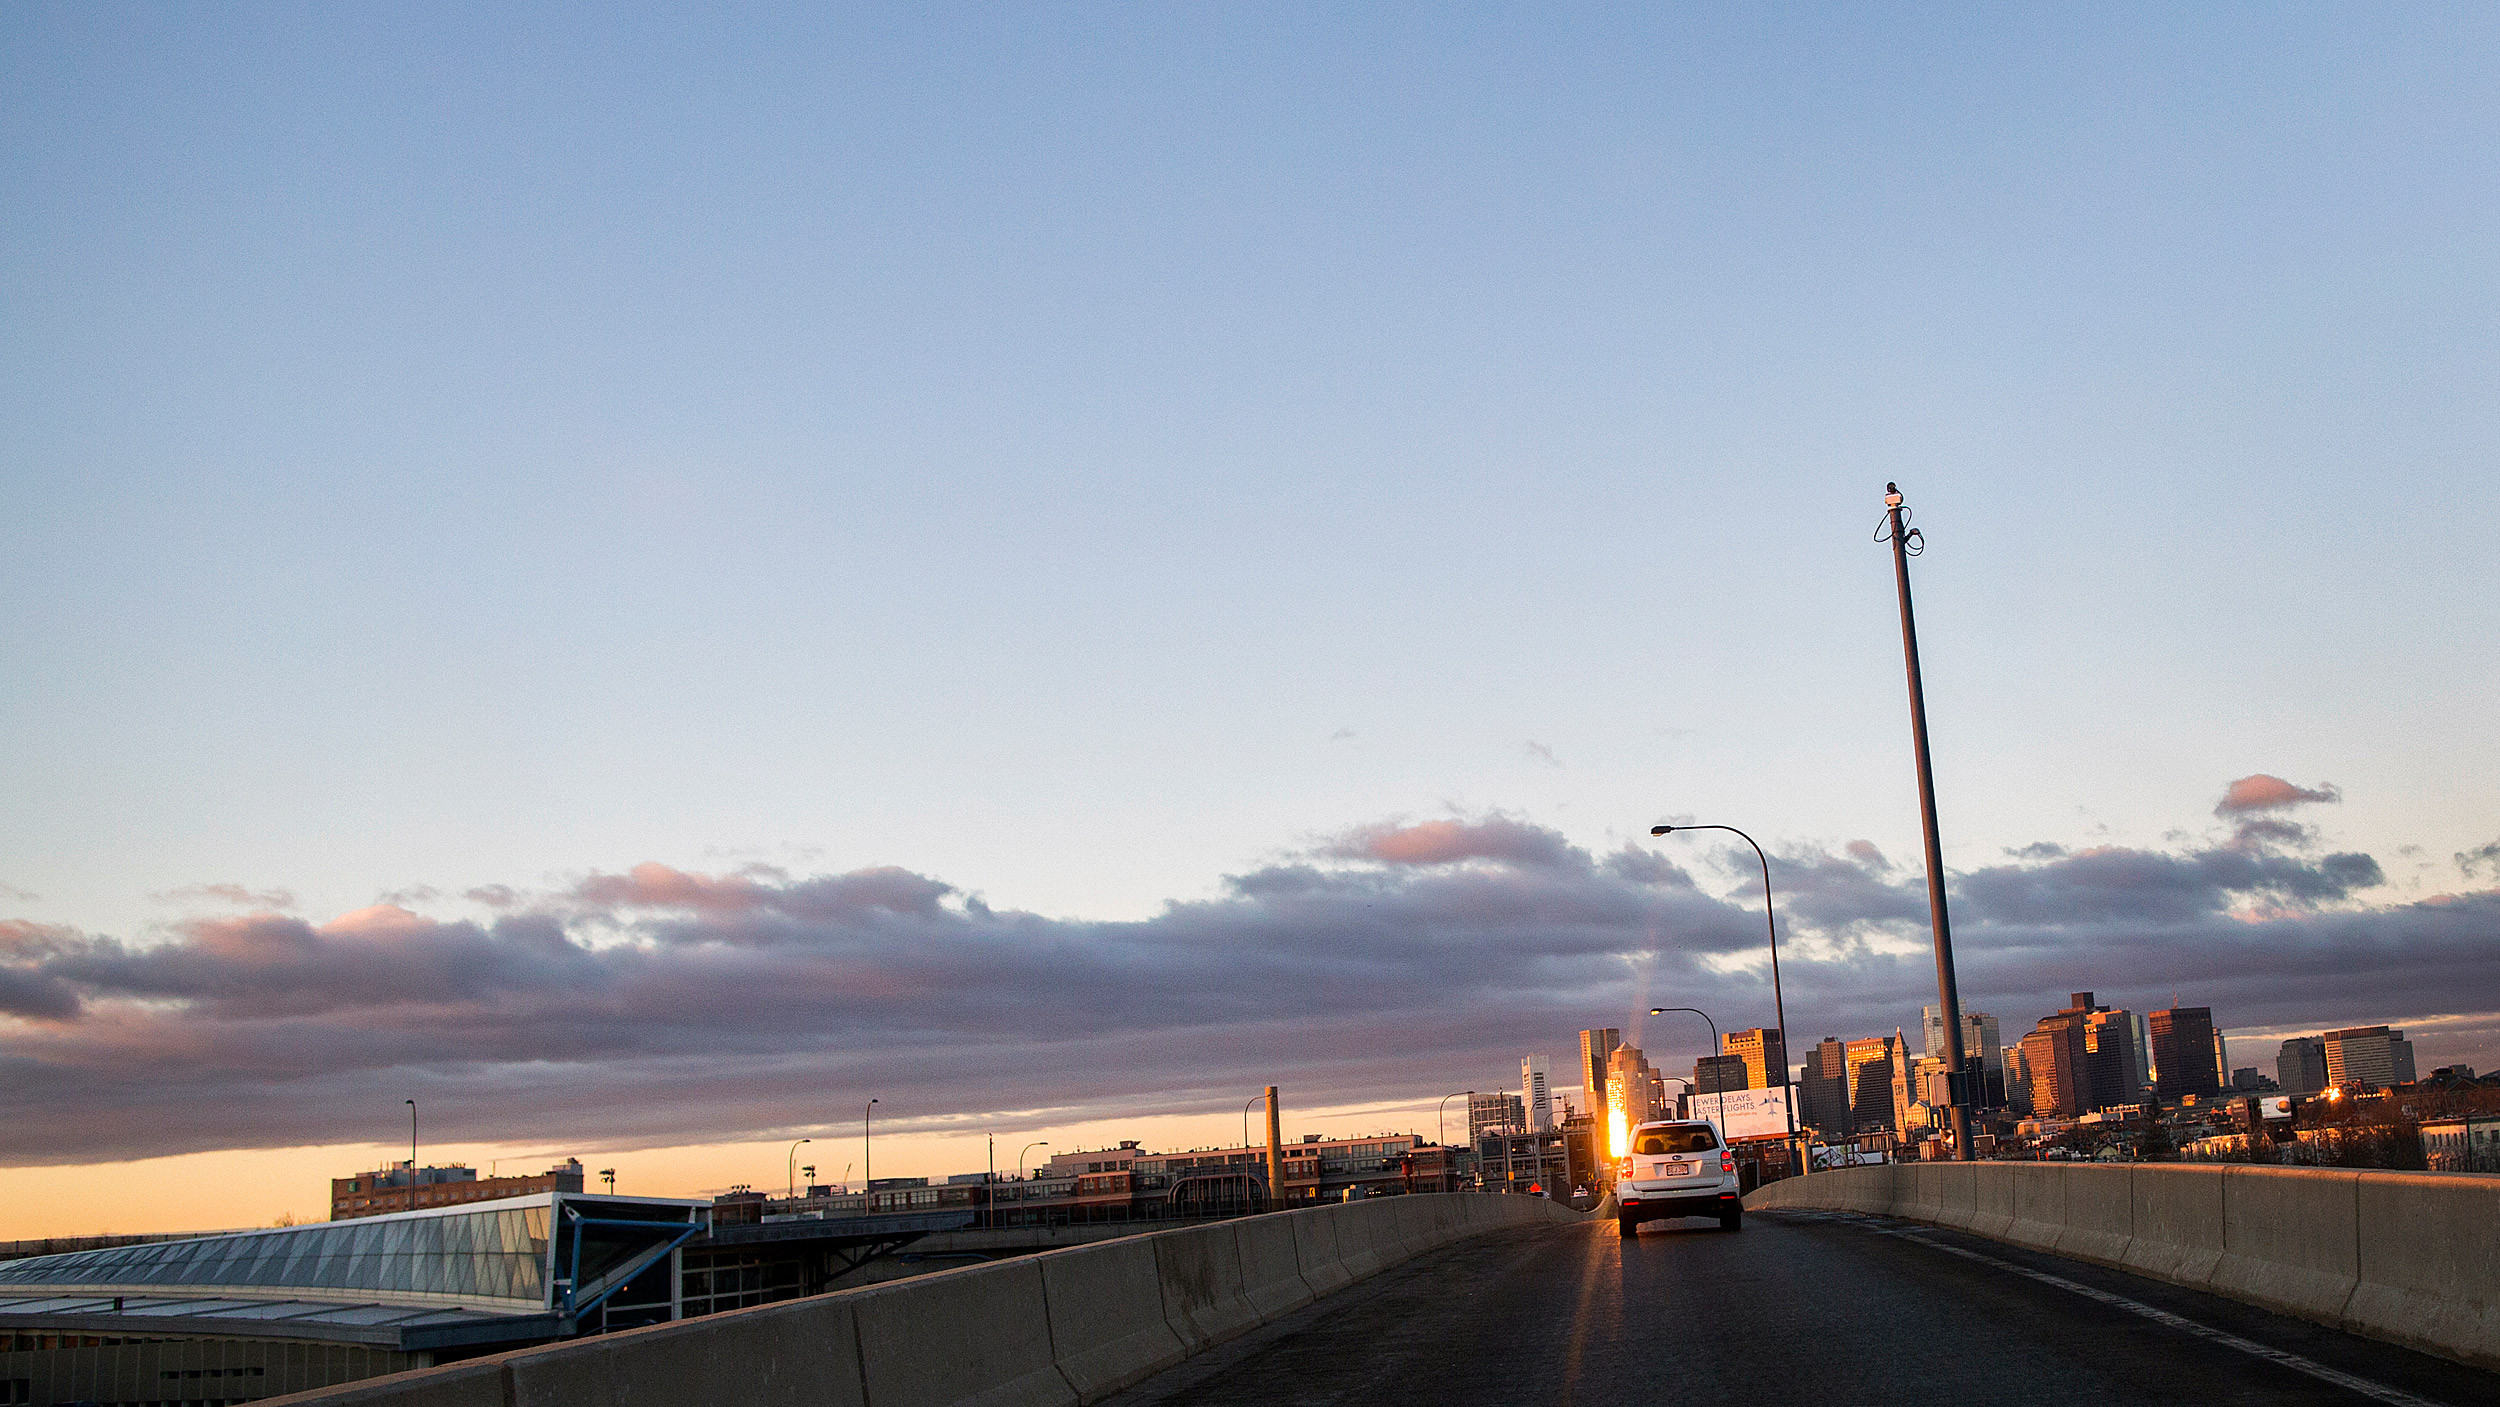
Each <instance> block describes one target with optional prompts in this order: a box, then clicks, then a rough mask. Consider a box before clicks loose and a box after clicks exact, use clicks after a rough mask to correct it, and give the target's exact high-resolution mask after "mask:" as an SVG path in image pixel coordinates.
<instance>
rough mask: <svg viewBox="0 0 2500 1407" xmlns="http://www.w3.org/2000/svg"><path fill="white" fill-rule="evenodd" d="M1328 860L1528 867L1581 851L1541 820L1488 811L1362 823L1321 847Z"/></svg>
mask: <svg viewBox="0 0 2500 1407" xmlns="http://www.w3.org/2000/svg"><path fill="white" fill-rule="evenodd" d="M1318 853H1319V854H1320V855H1321V856H1323V857H1325V858H1328V859H1332V860H1370V861H1375V862H1377V863H1380V864H1384V865H1455V864H1459V863H1462V862H1464V861H1468V860H1490V861H1495V862H1498V863H1501V864H1507V865H1522V866H1528V867H1532V868H1582V869H1585V868H1586V867H1587V866H1588V863H1589V857H1588V855H1587V853H1586V852H1585V851H1582V850H1578V849H1576V848H1574V847H1573V846H1572V845H1571V844H1570V843H1569V842H1568V841H1565V840H1564V839H1563V838H1562V836H1561V834H1560V833H1558V832H1555V831H1551V830H1547V829H1546V828H1545V827H1543V826H1534V825H1529V824H1527V823H1525V822H1521V821H1514V820H1512V819H1510V818H1509V817H1506V816H1489V817H1487V818H1485V819H1484V820H1481V821H1463V820H1452V821H1424V822H1421V823H1419V824H1416V825H1397V824H1394V823H1384V824H1380V825H1374V826H1362V827H1358V828H1356V829H1354V830H1352V831H1349V832H1347V833H1346V834H1344V835H1343V836H1340V837H1338V838H1337V839H1336V840H1334V841H1331V842H1329V843H1328V844H1327V845H1324V846H1322V847H1320V850H1319V852H1318Z"/></svg>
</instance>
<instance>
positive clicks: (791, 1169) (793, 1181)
mask: <svg viewBox="0 0 2500 1407" xmlns="http://www.w3.org/2000/svg"><path fill="white" fill-rule="evenodd" d="M815 1141H816V1140H814V1139H812V1138H802V1139H800V1140H799V1141H798V1143H793V1144H791V1145H790V1153H789V1156H788V1157H785V1158H783V1159H782V1162H783V1163H784V1164H786V1165H787V1166H786V1167H785V1168H784V1169H783V1170H784V1171H785V1172H787V1173H788V1174H789V1179H790V1180H789V1185H788V1186H787V1187H786V1188H784V1189H783V1190H784V1191H786V1192H787V1193H788V1194H789V1195H788V1196H787V1197H785V1198H783V1199H782V1200H784V1201H789V1202H795V1201H797V1200H798V1199H799V1174H798V1166H799V1143H814V1142H815Z"/></svg>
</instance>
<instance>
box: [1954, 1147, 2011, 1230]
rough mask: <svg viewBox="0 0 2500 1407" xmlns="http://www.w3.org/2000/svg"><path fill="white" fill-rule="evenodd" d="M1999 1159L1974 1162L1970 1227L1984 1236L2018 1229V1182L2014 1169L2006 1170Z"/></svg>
mask: <svg viewBox="0 0 2500 1407" xmlns="http://www.w3.org/2000/svg"><path fill="white" fill-rule="evenodd" d="M2002 1166H2003V1165H2001V1164H1997V1163H1973V1164H1971V1218H1970V1225H1969V1227H1967V1228H1966V1229H1967V1230H1970V1231H1974V1232H1977V1233H1978V1234H1980V1235H1982V1236H1993V1237H1995V1238H1997V1239H1998V1240H2000V1241H2001V1240H2004V1239H2006V1233H2007V1232H2009V1231H2011V1230H2013V1229H2014V1183H2015V1177H2014V1175H2013V1174H2012V1173H2010V1172H2002V1171H2000V1168H2001V1167H2002Z"/></svg>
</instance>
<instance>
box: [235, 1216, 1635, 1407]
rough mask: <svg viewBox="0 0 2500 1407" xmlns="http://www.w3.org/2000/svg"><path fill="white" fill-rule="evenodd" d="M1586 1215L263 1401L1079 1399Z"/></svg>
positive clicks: (1062, 1259) (845, 1312)
mask: <svg viewBox="0 0 2500 1407" xmlns="http://www.w3.org/2000/svg"><path fill="white" fill-rule="evenodd" d="M1401 1204H1404V1205H1401ZM1584 1220H1586V1218H1585V1217H1584V1216H1583V1215H1582V1214H1581V1213H1578V1212H1574V1211H1572V1210H1570V1209H1569V1208H1568V1207H1564V1206H1562V1205H1560V1204H1559V1203H1555V1202H1550V1201H1547V1200H1544V1199H1542V1198H1532V1197H1509V1196H1498V1195H1477V1194H1458V1195H1450V1196H1430V1197H1396V1198H1381V1199H1376V1200H1373V1201H1368V1202H1356V1203H1352V1204H1350V1205H1343V1206H1330V1207H1313V1208H1306V1209H1304V1210H1300V1211H1293V1212H1285V1213H1280V1214H1276V1215H1270V1216H1260V1217H1252V1218H1246V1219H1243V1220H1240V1221H1233V1222H1218V1223H1211V1224H1208V1225H1203V1226H1196V1227H1190V1228H1186V1229H1182V1230H1175V1231H1166V1232H1160V1233H1156V1234H1151V1235H1140V1236H1132V1237H1129V1238H1127V1239H1123V1240H1116V1241H1101V1242H1096V1243H1094V1244H1091V1245H1081V1246H1073V1247H1069V1248H1067V1249H1064V1250H1056V1251H1048V1252H1044V1253H1042V1254H1039V1255H1033V1256H1028V1257H1024V1258H1022V1259H1017V1260H1010V1261H1002V1262H998V1263H996V1264H991V1265H978V1266H970V1267H966V1268H964V1269H961V1270H948V1271H941V1272H939V1273H937V1274H933V1275H923V1276H917V1277H914V1278H912V1279H909V1280H898V1281H893V1282H890V1283H887V1284H882V1285H871V1286H865V1287H861V1288H857V1289H850V1290H841V1291H836V1292H834V1293H832V1294H826V1295H818V1296H815V1297H813V1298H811V1299H803V1300H792V1301H785V1302H783V1303H780V1304H770V1305H761V1306H757V1307H755V1308H752V1309H743V1310H734V1311H731V1312H728V1313H723V1314H714V1315H709V1316H706V1317H704V1318H701V1319H687V1320H681V1321H678V1322H676V1323H672V1324H658V1325H653V1326H651V1327H649V1328H644V1329H634V1330H629V1331H626V1332H622V1333H616V1334H607V1335H601V1336H598V1337H594V1338H584V1339H573V1340H568V1341H565V1342H562V1343H553V1344H546V1345H543V1346H540V1347H537V1348H528V1349H519V1350H515V1351H513V1352H510V1353H504V1354H498V1355H495V1356H493V1357H488V1358H477V1359H471V1360H469V1361H467V1362H463V1363H456V1364H451V1365H448V1366H445V1367H441V1368H423V1369H417V1370H415V1371H412V1372H407V1373H399V1374H395V1375H393V1376H391V1377H386V1378H375V1379H372V1380H370V1381H367V1382H362V1383H356V1384H351V1385H349V1386H346V1387H339V1388H325V1389H321V1390H319V1391H315V1392H308V1393H297V1394H294V1395H291V1396H287V1397H278V1398H267V1399H264V1401H265V1402H266V1403H268V1404H270V1407H279V1404H284V1407H594V1404H596V1407H643V1405H644V1404H659V1403H671V1404H675V1403H685V1402H737V1403H741V1404H750V1405H751V1407H798V1405H799V1404H802V1403H803V1404H807V1407H1078V1404H1084V1403H1092V1402H1096V1401H1099V1400H1101V1399H1102V1398H1104V1397H1106V1396H1109V1395H1110V1394H1112V1393H1116V1392H1118V1391H1120V1390H1121V1389H1123V1388H1126V1387H1128V1386H1131V1385H1132V1384H1134V1383H1137V1382H1139V1381H1142V1380H1143V1379H1145V1378H1147V1377H1149V1376H1151V1375H1153V1374H1154V1373H1157V1372H1160V1371H1162V1370H1163V1369H1165V1368H1168V1367H1170V1366H1172V1365H1173V1364H1175V1363H1178V1362H1179V1361H1180V1360H1181V1359H1183V1358H1185V1357H1187V1356H1188V1355H1190V1354H1192V1353H1196V1352H1199V1351H1201V1350H1203V1349H1205V1348H1209V1347H1212V1346H1213V1345H1215V1344H1218V1343H1221V1342H1223V1341H1225V1340H1226V1339H1230V1338H1233V1337H1235V1336H1236V1335H1238V1334H1240V1333H1242V1332H1244V1331H1245V1330H1248V1329H1250V1328H1253V1327H1255V1326H1257V1325H1258V1324H1260V1323H1262V1322H1266V1321H1271V1320H1274V1319H1276V1318H1278V1317H1281V1316H1283V1315H1286V1314H1290V1313H1292V1312H1293V1311H1294V1310H1295V1309H1298V1308H1300V1307H1302V1306H1303V1305H1306V1304H1309V1303H1310V1302H1311V1301H1312V1300H1313V1299H1314V1298H1316V1297H1318V1296H1320V1295H1325V1294H1328V1293H1331V1292H1333V1291H1335V1290H1339V1289H1343V1288H1344V1287H1345V1286H1347V1285H1349V1284H1351V1283H1352V1282H1354V1281H1355V1280H1358V1279H1361V1278H1363V1277H1365V1276H1368V1275H1373V1274H1377V1273H1378V1272H1380V1271H1381V1270H1384V1269H1387V1268H1388V1267H1390V1266H1393V1265H1397V1264H1399V1263H1400V1262H1403V1261H1405V1260H1406V1259H1408V1258H1409V1257H1410V1256H1412V1255H1415V1254H1418V1253H1420V1252H1421V1251H1423V1250H1429V1249H1432V1248H1434V1247H1438V1246H1443V1245H1447V1244H1449V1243H1450V1242H1452V1241H1455V1240H1458V1239H1460V1238H1462V1237H1466V1236H1473V1235H1479V1234H1482V1233H1484V1232H1488V1231H1498V1230H1501V1229H1503V1228H1505V1227H1511V1226H1520V1225H1534V1224H1549V1225H1550V1224H1561V1223H1576V1222H1581V1221H1584Z"/></svg>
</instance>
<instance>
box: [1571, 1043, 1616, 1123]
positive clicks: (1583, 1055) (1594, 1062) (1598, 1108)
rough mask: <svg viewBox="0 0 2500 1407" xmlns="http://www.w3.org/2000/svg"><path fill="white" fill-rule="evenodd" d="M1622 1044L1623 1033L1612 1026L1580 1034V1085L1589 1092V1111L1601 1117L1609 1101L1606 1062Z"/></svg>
mask: <svg viewBox="0 0 2500 1407" xmlns="http://www.w3.org/2000/svg"><path fill="white" fill-rule="evenodd" d="M1622 1044H1623V1032H1621V1031H1618V1030H1616V1029H1615V1028H1614V1027H1612V1026H1606V1027H1601V1028H1599V1029H1597V1030H1594V1031H1582V1032H1581V1033H1580V1085H1581V1088H1583V1089H1586V1090H1587V1091H1588V1092H1589V1110H1590V1112H1592V1113H1595V1114H1598V1115H1600V1116H1602V1115H1603V1114H1604V1112H1605V1111H1606V1109H1607V1108H1608V1107H1609V1106H1610V1104H1611V1102H1612V1101H1611V1100H1610V1099H1609V1098H1608V1095H1607V1092H1606V1071H1607V1060H1608V1058H1609V1057H1611V1056H1612V1055H1613V1054H1614V1053H1615V1050H1616V1048H1617V1047H1619V1046H1621V1045H1622Z"/></svg>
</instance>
